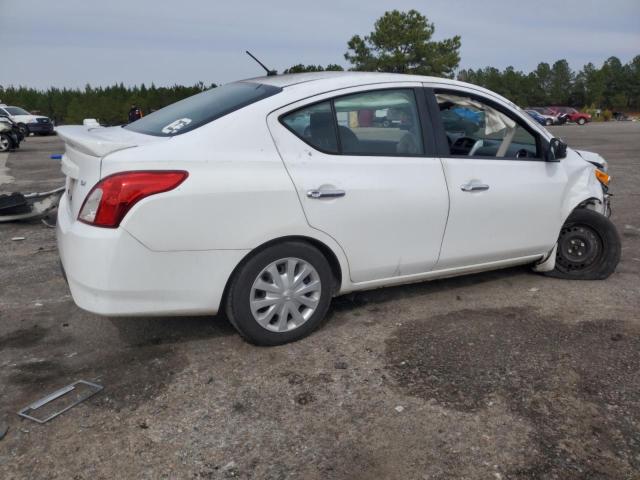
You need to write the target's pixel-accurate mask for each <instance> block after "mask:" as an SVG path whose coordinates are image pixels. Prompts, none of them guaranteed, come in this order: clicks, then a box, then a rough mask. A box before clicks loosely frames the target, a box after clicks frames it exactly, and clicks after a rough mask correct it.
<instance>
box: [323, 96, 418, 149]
mask: <svg viewBox="0 0 640 480" xmlns="http://www.w3.org/2000/svg"><path fill="white" fill-rule="evenodd" d="M334 105H335V111H336V116H337V120H338V135H339V138H340V145H341V147H342V153H343V154H344V155H389V156H396V155H421V154H423V153H424V148H423V145H422V133H421V129H420V121H419V117H418V108H417V106H416V99H415V94H414V93H413V90H412V89H400V90H379V91H373V92H366V93H356V94H353V95H347V96H344V97H340V98H336V99H335V100H334Z"/></svg>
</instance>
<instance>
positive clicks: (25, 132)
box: [18, 123, 30, 138]
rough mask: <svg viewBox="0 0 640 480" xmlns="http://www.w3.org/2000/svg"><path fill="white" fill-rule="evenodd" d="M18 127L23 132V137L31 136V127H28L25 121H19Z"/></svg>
mask: <svg viewBox="0 0 640 480" xmlns="http://www.w3.org/2000/svg"><path fill="white" fill-rule="evenodd" d="M18 128H19V129H20V133H22V136H23V137H25V138H26V137H28V136H29V133H30V132H29V127H27V126H26V125H25V124H24V123H19V124H18Z"/></svg>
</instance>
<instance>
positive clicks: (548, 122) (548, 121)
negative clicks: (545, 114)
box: [544, 118, 553, 127]
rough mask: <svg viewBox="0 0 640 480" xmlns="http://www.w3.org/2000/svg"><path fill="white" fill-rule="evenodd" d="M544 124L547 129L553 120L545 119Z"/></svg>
mask: <svg viewBox="0 0 640 480" xmlns="http://www.w3.org/2000/svg"><path fill="white" fill-rule="evenodd" d="M544 124H545V125H546V126H547V127H549V126H551V125H553V120H551V119H550V118H547V119H546V120H545V121H544Z"/></svg>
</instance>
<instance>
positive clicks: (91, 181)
mask: <svg viewBox="0 0 640 480" xmlns="http://www.w3.org/2000/svg"><path fill="white" fill-rule="evenodd" d="M56 131H57V133H58V136H59V137H60V138H61V139H62V140H63V141H64V142H65V153H64V155H63V156H62V173H64V174H65V176H66V183H65V191H66V194H67V196H66V201H67V202H68V207H69V209H70V210H71V213H72V215H73V216H74V217H77V216H78V213H79V212H80V208H81V207H82V203H83V202H84V199H85V198H86V197H87V194H88V193H89V191H90V190H91V188H93V186H94V185H95V184H96V183H97V182H98V180H100V178H101V165H102V160H103V158H104V157H105V156H106V155H108V154H110V153H113V152H116V151H118V150H123V149H126V148H134V147H138V146H140V145H144V144H148V143H155V142H162V141H167V140H168V138H166V137H153V136H150V135H143V134H140V133H135V132H131V131H129V130H125V129H123V128H121V127H107V128H104V127H87V126H82V125H72V126H64V127H58V128H57V129H56Z"/></svg>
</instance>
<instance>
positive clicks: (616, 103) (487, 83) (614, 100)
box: [458, 55, 640, 112]
mask: <svg viewBox="0 0 640 480" xmlns="http://www.w3.org/2000/svg"><path fill="white" fill-rule="evenodd" d="M458 79H459V80H462V81H465V82H469V83H473V84H476V85H480V86H483V87H485V88H488V89H489V90H493V91H494V92H497V93H499V94H501V95H503V96H505V97H507V98H508V99H509V100H511V101H513V102H514V103H517V104H518V105H521V106H542V105H568V106H571V107H578V108H585V109H596V108H600V109H609V110H617V111H625V112H627V111H635V112H637V111H638V110H640V55H636V56H635V57H634V58H633V59H632V60H631V61H630V62H629V63H627V64H625V65H623V64H622V62H621V61H620V59H619V58H617V57H610V58H608V59H607V60H606V61H605V62H604V63H603V64H602V66H601V67H600V68H598V67H596V66H595V65H594V64H593V63H588V64H586V65H585V66H584V67H583V68H582V69H581V70H579V71H578V72H574V71H573V70H571V68H570V67H569V63H568V62H567V61H566V60H558V61H557V62H555V63H554V64H553V65H549V64H548V63H540V64H538V67H537V68H536V69H535V70H534V71H533V72H530V73H524V72H521V71H518V70H515V69H514V68H513V67H507V68H505V69H504V70H502V71H501V70H498V69H497V68H494V67H486V68H480V69H478V70H473V69H468V70H461V71H460V72H459V73H458Z"/></svg>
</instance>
